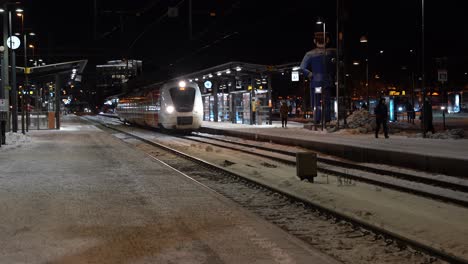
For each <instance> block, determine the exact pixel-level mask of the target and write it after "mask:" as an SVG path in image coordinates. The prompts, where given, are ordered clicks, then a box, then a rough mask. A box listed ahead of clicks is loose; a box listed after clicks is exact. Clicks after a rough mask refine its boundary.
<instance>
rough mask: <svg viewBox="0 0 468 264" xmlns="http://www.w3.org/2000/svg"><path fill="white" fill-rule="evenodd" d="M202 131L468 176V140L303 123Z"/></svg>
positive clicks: (207, 125) (217, 126)
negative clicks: (328, 129) (334, 129)
mask: <svg viewBox="0 0 468 264" xmlns="http://www.w3.org/2000/svg"><path fill="white" fill-rule="evenodd" d="M200 131H201V132H206V133H211V134H220V135H226V136H235V137H242V138H246V139H253V140H260V141H267V142H272V143H278V144H287V145H294V146H300V147H304V148H307V149H310V150H313V151H317V152H319V153H323V154H327V155H333V156H337V157H340V158H344V159H348V160H352V161H355V162H366V163H378V164H387V165H392V166H399V167H406V168H410V169H416V170H421V171H427V172H433V173H441V174H445V175H451V176H459V177H465V178H466V177H468V174H467V171H468V139H457V140H454V139H429V138H417V137H409V136H408V135H390V138H388V139H385V138H384V137H383V135H380V137H379V138H375V137H374V134H373V133H369V134H352V133H350V132H349V131H346V130H340V131H338V132H334V133H328V132H326V131H321V130H320V128H319V129H318V131H313V130H309V129H304V124H302V123H295V122H288V125H287V128H282V127H281V122H278V121H273V124H272V125H243V124H232V123H220V122H218V123H216V122H207V121H204V122H203V124H202V129H201V130H200Z"/></svg>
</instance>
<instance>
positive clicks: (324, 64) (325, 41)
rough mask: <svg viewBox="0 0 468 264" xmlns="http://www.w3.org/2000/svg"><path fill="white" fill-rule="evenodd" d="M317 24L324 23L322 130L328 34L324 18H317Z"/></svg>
mask: <svg viewBox="0 0 468 264" xmlns="http://www.w3.org/2000/svg"><path fill="white" fill-rule="evenodd" d="M316 23H317V25H323V56H322V63H323V76H322V90H321V92H320V98H321V100H320V102H321V104H320V105H321V106H320V114H321V116H320V120H321V122H322V131H323V130H324V128H325V113H324V112H325V111H324V110H325V109H324V106H325V97H324V96H323V93H324V91H325V84H326V82H325V77H326V76H327V65H326V60H325V58H326V56H327V47H326V46H327V36H326V23H325V21H324V20H323V19H321V18H319V19H318V20H317V22H316Z"/></svg>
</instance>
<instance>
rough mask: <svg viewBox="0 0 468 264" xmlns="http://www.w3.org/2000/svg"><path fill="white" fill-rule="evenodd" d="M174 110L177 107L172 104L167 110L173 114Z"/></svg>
mask: <svg viewBox="0 0 468 264" xmlns="http://www.w3.org/2000/svg"><path fill="white" fill-rule="evenodd" d="M174 110H175V109H174V106H172V105H170V106H168V107H166V112H167V113H168V114H172V113H173V112H174Z"/></svg>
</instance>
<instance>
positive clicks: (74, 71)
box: [39, 60, 76, 73]
mask: <svg viewBox="0 0 468 264" xmlns="http://www.w3.org/2000/svg"><path fill="white" fill-rule="evenodd" d="M39 61H41V60H39ZM72 72H73V73H76V69H73V70H72Z"/></svg>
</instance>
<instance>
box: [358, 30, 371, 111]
mask: <svg viewBox="0 0 468 264" xmlns="http://www.w3.org/2000/svg"><path fill="white" fill-rule="evenodd" d="M359 42H361V43H364V44H365V45H366V90H367V111H369V112H370V99H369V98H370V92H369V44H368V39H367V37H366V36H362V37H361V38H360V39H359Z"/></svg>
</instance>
